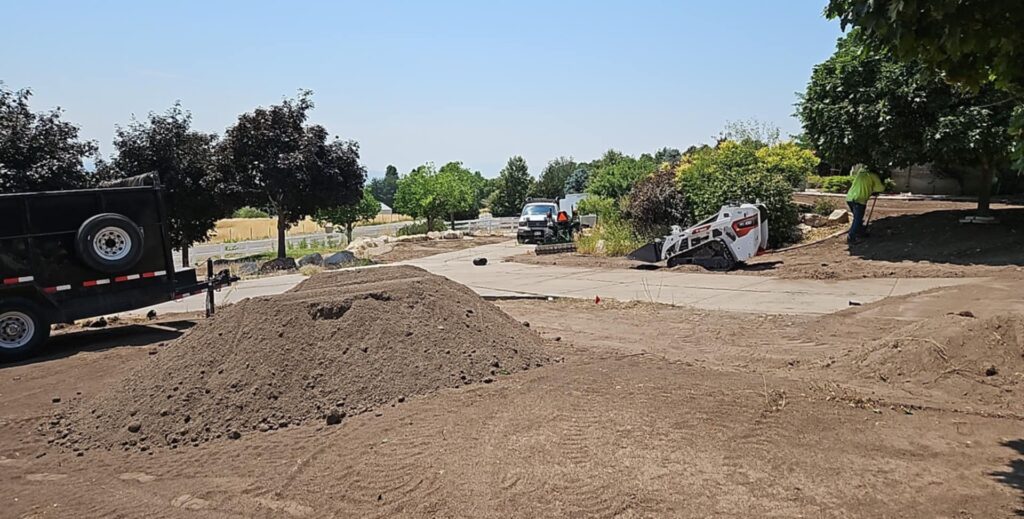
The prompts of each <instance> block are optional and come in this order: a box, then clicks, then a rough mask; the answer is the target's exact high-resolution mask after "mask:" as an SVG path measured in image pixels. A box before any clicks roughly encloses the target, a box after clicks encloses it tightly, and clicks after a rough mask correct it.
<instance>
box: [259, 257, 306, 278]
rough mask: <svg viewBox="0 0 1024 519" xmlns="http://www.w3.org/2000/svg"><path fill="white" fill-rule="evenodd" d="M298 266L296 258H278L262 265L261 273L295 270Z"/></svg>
mask: <svg viewBox="0 0 1024 519" xmlns="http://www.w3.org/2000/svg"><path fill="white" fill-rule="evenodd" d="M296 268H298V266H297V265H296V264H295V258H276V259H272V260H270V261H268V262H266V263H264V264H262V265H260V274H267V273H270V272H280V271H283V270H295V269H296Z"/></svg>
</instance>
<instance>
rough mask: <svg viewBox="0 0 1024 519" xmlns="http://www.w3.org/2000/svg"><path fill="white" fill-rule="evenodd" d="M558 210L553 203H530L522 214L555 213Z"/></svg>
mask: <svg viewBox="0 0 1024 519" xmlns="http://www.w3.org/2000/svg"><path fill="white" fill-rule="evenodd" d="M557 212H558V209H557V208H556V207H555V206H554V205H551V204H539V205H528V206H526V207H524V208H523V214H522V216H534V215H544V214H548V213H551V214H552V215H554V214H555V213H557Z"/></svg>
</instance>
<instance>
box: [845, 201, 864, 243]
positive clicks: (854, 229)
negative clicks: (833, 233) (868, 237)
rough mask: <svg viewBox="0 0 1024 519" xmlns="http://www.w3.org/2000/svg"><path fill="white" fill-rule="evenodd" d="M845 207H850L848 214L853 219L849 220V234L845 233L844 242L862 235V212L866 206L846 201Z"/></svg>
mask: <svg viewBox="0 0 1024 519" xmlns="http://www.w3.org/2000/svg"><path fill="white" fill-rule="evenodd" d="M846 205H847V206H849V207H850V212H851V213H853V217H852V218H850V232H848V233H846V241H853V240H854V239H856V238H857V237H858V236H860V235H861V234H863V233H864V210H865V209H867V208H868V206H867V205H866V204H860V203H857V202H850V201H847V202H846Z"/></svg>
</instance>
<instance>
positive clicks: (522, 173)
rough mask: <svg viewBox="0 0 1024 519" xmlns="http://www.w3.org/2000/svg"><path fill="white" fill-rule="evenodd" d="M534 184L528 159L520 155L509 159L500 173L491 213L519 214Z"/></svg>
mask: <svg viewBox="0 0 1024 519" xmlns="http://www.w3.org/2000/svg"><path fill="white" fill-rule="evenodd" d="M532 186H533V177H531V176H530V170H529V168H528V167H527V166H526V160H525V159H523V158H522V157H520V156H518V155H517V156H515V157H512V158H510V159H508V164H506V165H505V168H504V169H502V170H501V173H500V174H499V175H498V187H497V190H495V192H494V195H493V197H492V199H491V213H493V214H494V216H514V215H518V214H519V212H520V211H521V210H522V209H523V205H525V203H526V197H527V196H528V195H529V193H530V188H531V187H532Z"/></svg>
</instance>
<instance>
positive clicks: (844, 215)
mask: <svg viewBox="0 0 1024 519" xmlns="http://www.w3.org/2000/svg"><path fill="white" fill-rule="evenodd" d="M845 223H850V212H849V211H847V210H846V209H836V210H835V211H832V214H830V215H828V224H829V225H842V224H845Z"/></svg>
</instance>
